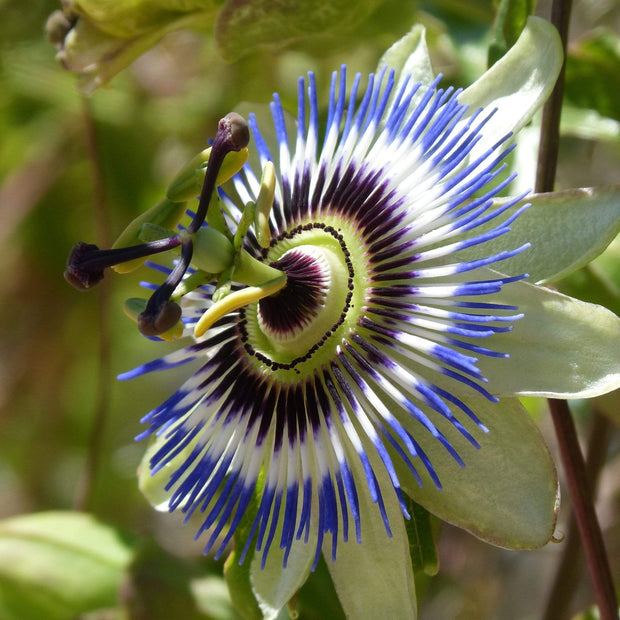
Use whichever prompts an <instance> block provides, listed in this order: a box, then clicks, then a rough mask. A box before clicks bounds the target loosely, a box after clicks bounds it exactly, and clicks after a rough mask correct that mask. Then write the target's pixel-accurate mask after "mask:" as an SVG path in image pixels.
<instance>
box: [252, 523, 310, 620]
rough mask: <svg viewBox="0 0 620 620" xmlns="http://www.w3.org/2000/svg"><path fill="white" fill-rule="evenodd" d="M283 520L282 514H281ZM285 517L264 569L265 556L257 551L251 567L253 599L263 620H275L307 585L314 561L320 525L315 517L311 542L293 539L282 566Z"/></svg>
mask: <svg viewBox="0 0 620 620" xmlns="http://www.w3.org/2000/svg"><path fill="white" fill-rule="evenodd" d="M280 517H282V515H280ZM281 521H282V518H281V519H280V523H279V524H278V528H277V529H276V534H275V536H274V539H273V544H272V545H271V548H270V549H269V554H268V556H267V561H266V563H265V568H263V569H261V561H262V557H263V554H262V552H261V551H255V552H254V557H253V558H252V564H251V566H250V582H251V584H252V590H253V592H254V596H255V597H256V600H257V601H258V605H259V607H260V609H261V611H262V612H263V618H264V620H276V618H278V615H279V614H280V612H281V610H282V609H284V608H285V607H286V606H287V604H288V602H289V601H290V600H291V599H292V598H293V597H294V596H295V595H296V594H297V591H298V590H299V589H300V588H301V586H303V585H304V583H305V582H306V579H308V575H310V569H311V567H312V563H313V561H314V556H315V553H316V541H317V531H318V523H317V521H316V519H315V518H313V519H312V523H311V525H310V536H309V538H308V542H307V543H305V542H304V540H303V538H302V539H301V540H294V541H293V545H292V548H291V552H290V554H289V556H288V560H287V563H286V567H285V568H283V567H282V562H283V559H284V550H283V549H280V547H279V541H280V538H281V536H282V523H281Z"/></svg>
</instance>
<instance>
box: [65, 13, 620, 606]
mask: <svg viewBox="0 0 620 620" xmlns="http://www.w3.org/2000/svg"><path fill="white" fill-rule="evenodd" d="M559 50H560V47H559V43H558V41H557V35H556V33H555V31H553V29H552V28H551V27H550V26H548V25H547V24H546V23H545V22H543V21H541V20H537V19H531V20H530V21H529V22H528V26H527V28H526V30H525V31H524V33H523V35H522V37H521V39H520V40H519V42H518V43H517V44H516V46H515V47H514V48H513V49H512V50H511V51H510V52H509V54H508V55H507V56H505V57H504V59H502V60H501V61H500V62H499V63H498V64H497V65H495V66H494V68H493V69H491V70H490V71H489V72H488V73H487V74H486V75H485V76H484V77H483V78H481V79H480V80H479V82H477V83H476V84H474V85H473V86H472V87H471V88H470V89H467V90H465V91H464V92H461V91H458V90H456V91H455V90H453V89H451V88H448V89H445V90H444V89H442V88H440V87H439V79H436V78H435V77H434V76H432V72H431V70H430V63H429V61H428V55H427V54H426V48H425V45H424V40H423V37H422V34H421V31H420V30H415V31H414V32H412V34H411V35H409V37H407V38H406V39H405V40H403V41H401V42H400V43H399V44H397V45H396V46H394V47H393V48H392V49H391V50H390V51H389V52H388V53H387V54H386V55H385V56H384V58H383V61H382V63H381V67H382V68H381V69H380V70H379V71H378V72H377V74H376V75H371V76H369V77H368V78H367V81H366V82H365V84H364V85H362V84H363V82H362V80H363V78H362V77H361V76H359V75H358V76H355V78H354V79H353V81H352V83H351V85H350V92H349V94H347V79H346V78H347V76H346V71H345V69H344V68H343V69H342V70H341V71H340V73H339V74H335V75H334V80H333V83H332V90H331V95H330V98H329V107H328V114H327V121H326V123H325V125H324V126H322V125H321V123H320V122H319V104H318V95H317V90H316V86H315V83H314V78H313V76H312V74H309V76H308V79H307V80H304V79H301V80H300V82H299V103H298V109H297V118H296V129H294V130H293V132H294V135H291V129H290V128H291V126H292V125H291V124H290V123H288V122H287V117H286V115H285V112H284V111H283V109H282V106H281V104H280V102H279V99H278V97H277V96H275V98H274V102H273V103H272V106H271V110H272V113H273V125H274V127H275V145H272V146H271V147H270V146H269V140H268V138H267V137H266V136H267V133H268V132H269V131H270V129H269V127H268V126H267V125H263V124H261V123H259V122H258V121H257V118H256V117H255V116H253V115H250V116H249V125H250V128H251V132H252V143H253V144H254V145H255V147H256V151H257V155H258V157H257V162H255V163H254V165H253V166H252V165H250V164H249V163H246V164H245V165H243V161H244V160H245V151H244V147H245V143H246V142H247V136H245V129H244V126H243V124H242V123H241V121H239V119H237V117H235V116H230V117H227V118H226V119H225V120H224V121H222V122H221V124H220V131H219V132H218V135H217V136H216V138H215V141H214V145H213V148H212V151H211V152H210V153H209V155H208V156H209V163H208V165H207V170H206V180H205V184H204V188H207V189H206V190H205V189H203V193H202V196H201V201H200V204H199V207H198V210H197V212H196V214H195V215H194V216H193V218H192V222H191V223H190V224H189V225H188V226H186V227H185V228H183V229H182V231H181V233H179V234H177V235H174V236H168V237H166V238H164V239H160V240H159V241H154V242H150V245H149V244H147V246H148V248H149V251H150V253H154V252H155V251H161V250H162V249H168V248H170V247H174V246H179V245H180V246H182V254H181V259H180V260H179V261H177V263H176V266H175V267H174V268H173V269H164V268H161V269H162V270H163V271H164V272H165V273H166V275H167V279H166V282H165V283H164V284H163V285H161V286H159V287H155V286H153V288H156V289H157V290H156V292H155V293H154V295H153V297H152V298H151V300H150V301H149V302H148V304H146V305H144V304H142V305H140V302H133V304H134V306H137V307H138V310H139V311H140V312H141V313H140V317H139V321H140V325H141V330H142V331H143V333H145V334H147V335H158V334H162V333H163V334H164V336H165V337H168V336H169V335H170V334H172V333H173V332H174V331H175V330H177V331H179V332H180V331H182V330H184V333H186V334H189V335H190V336H193V341H192V342H191V343H190V344H189V345H188V346H186V347H185V348H182V349H179V350H178V351H176V352H174V353H171V354H169V355H166V356H164V357H163V358H160V359H158V360H156V361H154V362H150V363H148V364H146V365H144V366H142V367H140V368H138V369H136V370H134V371H131V372H129V373H126V374H125V375H124V376H123V378H131V377H135V376H137V375H141V374H144V373H150V372H153V371H160V370H164V369H167V368H170V367H172V366H177V365H179V364H183V363H185V362H190V361H197V360H198V367H197V370H195V371H194V372H193V374H191V376H190V377H189V378H188V379H187V381H185V383H183V384H182V385H181V387H180V388H179V389H178V390H177V391H176V392H175V393H174V394H173V395H172V396H171V397H170V398H169V399H168V400H166V401H165V402H164V403H163V404H161V405H160V406H159V407H157V408H155V409H154V410H153V411H151V412H150V413H148V415H146V416H145V418H144V419H143V422H144V423H146V424H147V425H148V430H147V431H146V432H145V433H144V436H150V435H154V436H156V440H155V442H154V443H153V444H152V446H151V447H150V448H149V450H148V455H147V458H146V459H145V461H144V463H143V467H142V473H141V485H142V487H143V489H144V490H145V492H146V494H147V495H148V496H149V497H151V498H152V499H153V501H154V503H156V504H158V505H160V507H162V508H164V509H166V510H170V511H180V512H181V513H183V514H184V515H185V517H186V519H190V518H191V519H192V522H194V521H195V520H197V521H198V523H199V526H198V534H197V535H198V536H203V539H204V541H205V551H213V552H215V555H216V556H219V555H220V554H222V553H223V552H224V551H225V550H227V549H228V548H229V543H231V541H233V539H234V542H235V555H234V559H235V561H239V562H243V561H244V560H246V559H248V558H249V557H250V556H251V559H249V560H248V561H251V563H252V568H251V572H252V586H253V588H254V592H255V594H256V595H257V597H258V599H259V602H260V603H261V606H262V608H263V611H264V612H265V613H266V614H267V615H269V613H276V611H277V610H278V609H279V608H281V607H282V606H283V605H284V604H286V602H287V601H288V599H289V598H290V597H291V596H292V595H293V594H294V593H295V591H296V589H297V588H298V587H299V586H300V585H301V584H302V583H303V581H304V580H305V578H306V577H307V575H308V573H309V571H310V570H311V569H312V568H313V567H314V566H315V565H316V562H317V560H318V558H319V556H320V554H321V552H323V553H325V555H326V557H327V560H328V566H329V569H330V571H331V573H332V577H333V579H334V582H335V584H336V588H337V590H338V593H339V596H340V598H341V601H342V602H343V605H344V607H345V610H346V611H347V613H349V614H350V615H352V616H353V617H361V616H359V612H360V610H363V613H364V614H365V616H364V617H372V616H373V615H374V613H375V611H376V613H383V614H386V613H387V615H388V617H405V616H407V617H411V616H412V615H413V614H414V613H415V592H414V586H413V576H412V571H411V564H410V560H409V551H408V544H407V539H406V534H405V529H404V524H403V523H404V522H403V516H404V517H406V518H407V517H408V516H409V515H408V508H407V504H406V502H405V500H404V496H405V495H409V496H411V497H412V498H413V499H414V500H415V502H417V503H419V504H421V505H423V506H425V507H426V508H427V509H428V510H430V511H431V512H433V513H435V514H437V515H438V516H440V517H441V518H443V519H446V520H448V521H450V522H453V523H456V524H457V525H460V526H462V527H465V528H466V529H468V530H470V531H472V532H473V533H475V534H476V535H478V536H479V537H481V538H483V539H485V540H488V541H490V542H493V543H496V544H499V545H502V546H506V547H510V548H533V547H537V546H541V545H543V544H545V543H546V542H547V541H548V540H549V539H550V537H551V536H552V534H553V529H554V525H555V515H556V511H557V503H558V490H557V478H556V475H555V470H554V467H553V463H552V461H551V459H550V457H549V455H548V452H547V450H546V448H545V446H544V443H543V442H542V440H541V438H540V436H539V434H538V431H537V429H536V427H535V425H534V424H533V422H532V421H531V420H530V418H529V416H528V414H527V412H526V411H525V410H524V409H523V407H522V406H521V405H520V403H519V401H518V400H517V399H516V398H514V396H516V395H519V394H535V395H549V396H562V397H566V396H591V395H596V394H600V393H603V392H605V391H608V390H610V389H613V388H614V387H617V385H618V383H619V372H618V371H619V365H620V363H619V359H618V349H617V344H618V338H619V335H620V328H619V325H618V320H617V318H616V317H615V316H614V315H612V314H611V313H610V312H608V311H606V310H604V309H603V308H599V307H595V306H590V305H588V304H584V303H581V302H577V301H576V300H572V299H570V298H567V297H565V296H563V295H560V294H558V293H554V292H552V291H550V290H548V289H544V288H542V287H539V286H535V285H532V284H528V283H525V282H524V279H525V278H526V273H527V272H528V271H531V269H530V268H533V270H534V272H535V273H537V271H536V270H537V269H539V263H540V262H541V256H542V255H543V253H544V252H547V251H548V250H549V246H548V243H551V244H552V245H554V247H555V248H556V249H557V248H558V242H557V241H553V239H551V240H549V239H547V236H548V237H549V238H551V237H552V236H553V235H552V234H548V235H547V236H545V233H544V232H543V233H541V234H540V235H539V236H538V237H535V236H532V235H531V234H530V233H528V234H530V238H528V237H527V235H526V234H525V233H524V231H528V230H531V223H532V222H536V221H537V219H536V218H539V217H542V216H540V215H538V214H537V207H536V205H537V202H538V201H539V200H540V199H539V198H537V197H534V199H533V200H532V202H533V207H532V209H530V211H527V212H525V213H524V211H525V209H526V205H525V201H524V200H523V199H524V197H523V196H519V197H516V198H514V199H498V198H497V197H498V195H499V194H500V193H502V192H503V190H504V189H505V188H506V187H507V186H508V184H509V183H510V181H511V180H512V178H513V176H512V175H510V174H509V173H508V172H507V165H506V163H505V161H506V157H507V155H508V154H509V153H510V151H511V147H510V138H511V135H512V132H513V131H515V130H518V129H519V128H520V127H521V126H522V125H523V124H525V123H526V122H527V121H528V120H529V119H530V118H531V116H532V114H533V113H534V111H535V110H536V109H537V108H538V106H539V105H540V103H541V102H542V101H543V100H544V99H545V97H546V96H547V94H548V93H549V90H550V88H551V87H552V85H553V82H554V80H555V77H556V76H557V72H558V69H559V66H560V63H561V52H560V51H559ZM231 143H234V145H233V147H230V144H231ZM223 145H224V146H223ZM223 148H224V151H230V150H233V151H234V152H235V153H237V154H236V155H235V154H233V159H234V158H237V159H234V161H235V162H236V168H235V167H234V166H233V168H234V169H237V168H239V166H241V165H243V167H242V168H241V169H240V170H239V172H238V173H236V174H235V175H234V176H233V177H232V180H231V181H230V182H229V183H228V184H227V185H226V186H225V187H224V188H223V189H220V193H219V198H220V202H215V200H214V199H211V189H212V187H213V184H214V183H215V182H216V175H217V174H218V171H219V170H220V168H219V166H220V164H222V161H231V160H230V159H228V160H226V158H225V157H224V156H225V152H224V151H222V149H223ZM239 153H241V155H239ZM206 158H207V154H205V155H204V156H202V158H200V157H199V160H200V162H202V160H203V159H206ZM199 160H197V161H199ZM214 162H216V163H214ZM188 170H189V172H187V171H186V172H185V173H184V174H182V175H181V176H180V177H179V179H178V180H177V181H176V182H175V183H173V185H172V186H171V187H170V189H169V192H168V197H167V202H166V201H164V202H163V203H162V204H160V205H159V206H158V207H157V208H156V209H155V211H153V212H152V213H151V214H150V215H149V217H148V218H146V219H144V218H142V219H141V220H140V222H139V224H140V234H141V235H142V237H141V238H143V237H144V235H145V234H146V233H145V225H146V232H147V233H148V231H150V233H152V234H154V232H153V231H155V232H157V230H155V229H156V228H157V227H156V226H155V225H154V224H158V225H161V224H162V222H163V221H164V220H166V218H168V216H169V215H170V213H172V212H174V213H175V215H174V217H172V220H174V219H175V218H176V217H177V211H178V208H177V206H176V205H178V204H180V201H181V200H182V199H185V198H186V194H187V195H194V194H195V193H196V189H195V187H194V183H195V182H196V178H198V179H200V181H202V178H203V177H205V171H204V166H203V167H202V168H199V167H198V166H197V163H196V162H194V163H193V164H192V165H191V166H190V167H189V169H188ZM198 170H200V171H201V173H200V174H197V172H198ZM233 171H234V170H233ZM230 174H232V173H230ZM230 174H224V175H223V177H224V178H225V177H230ZM188 179H189V182H188ZM221 180H222V178H220V179H219V181H221ZM219 181H218V182H219ZM209 183H211V185H209ZM565 199H566V197H565ZM543 202H544V200H543ZM530 212H534V214H533V215H530ZM162 213H164V215H165V217H164V216H162ZM155 215H157V217H155ZM149 218H150V219H149ZM157 218H159V219H157ZM528 218H529V219H528ZM522 220H523V221H525V222H526V223H529V225H528V226H525V227H523V228H518V227H519V224H518V223H519V222H521V221H522ZM166 221H167V220H166ZM204 222H207V223H208V226H206V225H205V224H204ZM168 224H169V222H168ZM149 227H150V228H149ZM511 228H517V230H516V231H515V234H513V233H512V232H511ZM128 231H129V232H128V233H126V236H127V235H129V237H131V235H134V234H135V233H136V227H135V226H134V227H133V228H131V229H128ZM147 236H148V235H147ZM160 236H161V235H160ZM522 237H525V238H522ZM541 239H545V241H544V244H545V247H544V249H543V250H540V251H539V250H538V249H537V248H536V245H537V244H539V243H541ZM126 241H127V239H124V242H123V243H122V244H121V245H128V244H127V243H126ZM602 243H603V242H602V241H600V242H599V245H600V244H602ZM591 245H592V244H591ZM136 247H137V246H136ZM145 247H146V246H145ZM89 252H90V250H89V249H88V247H84V246H82V247H81V248H80V249H79V251H77V250H76V252H74V256H73V258H74V261H73V264H72V265H70V266H71V269H70V270H69V271H70V274H69V276H70V277H71V278H73V279H78V280H80V281H81V282H82V283H83V284H84V283H85V282H86V284H85V285H86V286H89V285H90V284H91V283H92V282H91V280H89V279H87V278H85V277H84V265H85V264H86V263H84V260H83V256H85V255H88V256H92V253H89ZM588 252H591V250H590V249H587V250H586V249H583V251H579V250H577V254H576V255H575V253H574V252H573V253H571V254H570V257H562V256H554V257H553V259H552V260H551V262H552V263H553V265H552V266H551V265H550V262H549V261H548V260H547V261H544V262H545V267H544V268H545V269H547V271H549V270H551V271H552V272H554V273H560V272H564V271H566V270H567V269H568V268H570V267H574V266H578V265H579V263H580V261H581V262H583V261H585V260H587V258H586V256H587V254H588ZM148 253H149V252H146V251H145V252H143V253H142V254H140V256H143V255H146V254H148ZM76 255H77V257H78V259H79V260H77V259H76ZM137 256H138V254H136V253H134V254H132V255H131V256H130V255H129V254H128V255H127V257H125V258H133V259H135V258H136V257H137ZM80 261H81V262H80ZM190 262H191V265H192V266H191V268H188V267H189V265H190ZM78 263H79V268H78V266H77V265H78ZM93 265H94V263H92V262H91V263H90V271H91V272H92V271H93ZM545 273H547V272H545ZM100 275H101V274H97V277H99V276H100ZM547 275H548V274H547ZM547 275H546V276H545V277H547ZM87 280H88V281H87ZM95 280H96V278H95ZM171 294H172V297H171ZM153 300H155V301H153ZM176 301H179V304H180V305H177V303H176ZM136 314H138V312H136ZM179 317H180V318H181V320H182V323H177V319H179ZM576 340H578V341H579V347H577V348H576V347H575V346H574V345H575V341H576ZM353 575H354V578H353V577H352V576H353ZM392 612H393V614H396V615H395V616H394V615H392V616H390V614H391V613H392Z"/></svg>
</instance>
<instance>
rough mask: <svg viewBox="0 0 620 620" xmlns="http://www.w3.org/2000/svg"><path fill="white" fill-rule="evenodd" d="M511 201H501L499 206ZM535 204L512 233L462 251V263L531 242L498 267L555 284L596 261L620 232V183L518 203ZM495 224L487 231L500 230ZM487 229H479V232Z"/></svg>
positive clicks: (568, 191)
mask: <svg viewBox="0 0 620 620" xmlns="http://www.w3.org/2000/svg"><path fill="white" fill-rule="evenodd" d="M506 200H507V199H501V200H498V201H497V205H501V204H502V203H505V202H506ZM526 203H531V206H530V208H529V209H527V211H525V213H523V214H522V215H521V216H520V217H518V218H517V219H516V220H515V222H513V223H512V224H511V226H510V229H511V230H510V232H509V233H507V234H505V235H502V236H501V237H497V238H496V239H492V240H491V241H488V242H486V243H483V244H481V245H477V246H474V247H472V248H468V249H466V250H463V251H462V252H459V253H458V254H457V257H458V258H459V260H472V259H476V258H482V257H483V256H491V255H492V254H495V253H497V252H501V251H503V250H512V249H514V248H518V247H520V246H522V245H524V244H525V243H531V247H529V248H528V249H527V250H525V251H523V252H521V253H520V254H518V255H517V256H514V257H513V258H510V259H508V260H505V261H502V262H501V263H498V268H499V269H500V270H501V271H502V272H503V273H506V274H508V275H520V274H523V273H527V274H529V276H530V280H532V281H534V282H550V281H554V280H557V279H559V278H561V277H562V276H565V275H567V274H569V273H572V272H573V271H575V270H577V269H579V268H580V267H583V266H584V265H586V264H587V263H589V262H590V261H591V260H592V259H594V258H596V256H598V255H599V254H600V253H601V252H602V251H603V250H604V249H605V248H606V247H607V246H608V245H609V243H611V241H613V239H614V238H615V237H616V235H617V234H618V232H620V185H613V186H609V187H599V188H583V189H571V190H567V191H563V192H555V193H549V194H534V195H532V196H528V197H527V198H526V199H525V200H523V201H521V202H519V203H517V205H516V206H515V207H513V208H511V209H510V210H509V211H508V212H507V214H506V215H507V216H508V215H509V214H511V213H513V212H514V211H515V210H516V209H518V208H520V207H522V206H523V205H524V204H526ZM495 226H497V222H495V221H491V222H490V223H489V224H487V225H486V226H484V229H485V230H488V229H491V228H494V227H495ZM482 230H483V228H482V227H481V228H480V229H476V234H478V233H479V232H482Z"/></svg>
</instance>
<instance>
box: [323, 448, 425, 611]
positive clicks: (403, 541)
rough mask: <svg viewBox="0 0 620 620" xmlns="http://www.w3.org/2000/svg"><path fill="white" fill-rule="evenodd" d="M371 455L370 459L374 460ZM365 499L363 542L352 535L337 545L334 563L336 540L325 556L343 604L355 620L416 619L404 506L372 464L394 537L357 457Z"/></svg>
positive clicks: (361, 500)
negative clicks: (381, 513)
mask: <svg viewBox="0 0 620 620" xmlns="http://www.w3.org/2000/svg"><path fill="white" fill-rule="evenodd" d="M372 456H373V455H372V454H369V457H370V458H371V461H372V460H373V459H372ZM350 462H351V466H352V467H351V469H352V471H353V476H354V478H355V481H356V483H357V489H358V497H359V503H360V518H361V535H362V542H361V544H359V543H358V542H357V541H356V540H355V536H354V534H353V533H350V536H349V541H348V542H346V543H345V542H343V541H342V539H340V541H339V543H338V552H337V558H336V561H335V562H332V560H331V540H329V539H328V540H326V541H325V543H324V544H323V555H324V557H325V561H326V563H327V567H328V569H329V572H330V574H331V576H332V580H333V582H334V586H335V588H336V592H337V593H338V598H339V599H340V603H341V604H342V608H343V609H344V612H345V614H346V616H347V618H351V620H375V619H376V618H386V619H387V618H407V619H408V620H414V619H415V618H416V617H417V608H416V595H415V583H414V581H413V569H412V567H411V558H410V556H409V542H408V540H407V533H406V531H405V523H404V519H403V514H402V511H401V509H400V505H399V502H398V499H397V497H396V495H395V493H394V492H393V490H392V483H391V482H390V479H389V477H388V475H387V473H386V472H385V469H384V468H383V466H381V465H378V464H377V463H373V470H374V471H375V474H376V476H377V480H378V483H379V487H380V488H381V490H382V495H383V500H384V502H385V509H386V512H387V515H388V517H389V520H390V527H391V530H392V537H391V538H389V537H388V535H387V533H386V530H385V527H384V525H383V521H382V519H381V516H380V513H379V509H378V507H377V505H376V504H374V503H373V502H372V500H371V499H370V496H369V494H368V490H367V488H366V486H365V485H366V483H365V476H364V472H363V470H362V468H361V465H360V464H359V461H358V460H357V458H354V459H351V461H350Z"/></svg>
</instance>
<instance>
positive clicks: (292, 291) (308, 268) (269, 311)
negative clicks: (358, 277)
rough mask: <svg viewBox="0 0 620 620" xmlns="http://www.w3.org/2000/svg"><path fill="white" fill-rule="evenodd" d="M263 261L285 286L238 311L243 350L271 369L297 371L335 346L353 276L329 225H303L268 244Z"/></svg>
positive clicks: (339, 240) (343, 325) (349, 303)
mask: <svg viewBox="0 0 620 620" xmlns="http://www.w3.org/2000/svg"><path fill="white" fill-rule="evenodd" d="M265 260H266V261H269V264H270V265H271V266H272V267H275V268H276V269H279V270H281V271H284V272H285V273H286V276H287V281H286V286H285V287H284V288H283V289H282V290H281V291H279V292H278V293H276V294H274V295H272V296H270V297H265V298H263V299H261V300H260V301H259V302H257V303H255V304H251V305H250V306H247V307H246V308H245V309H244V310H243V317H242V320H241V323H240V327H241V329H242V331H243V332H244V334H243V335H244V338H243V340H244V343H245V347H246V350H247V352H248V353H249V354H250V355H252V356H253V357H254V358H255V359H256V360H257V361H258V362H261V363H264V364H266V365H267V366H269V367H271V368H272V369H273V370H277V369H283V370H291V369H295V371H297V370H298V368H297V366H298V365H300V364H303V363H304V362H308V361H309V360H310V359H311V358H312V366H313V367H314V366H315V364H320V363H321V359H320V358H322V356H321V355H320V353H319V351H320V349H321V348H322V347H323V346H324V345H326V344H327V343H328V342H331V341H332V340H333V341H334V342H337V341H338V340H339V339H340V338H341V337H342V334H341V333H340V332H341V331H342V330H343V329H345V328H346V326H347V325H346V324H347V323H349V322H350V320H349V319H351V318H352V317H350V316H349V315H350V309H351V308H352V306H353V298H354V295H353V290H354V288H355V284H354V281H355V278H354V269H353V263H352V260H351V256H350V253H349V251H348V250H347V245H346V243H345V241H344V238H343V236H342V235H341V234H340V233H339V232H338V231H336V230H335V229H333V228H332V227H330V226H325V225H322V224H315V225H306V226H303V227H299V228H298V229H296V230H293V231H290V232H289V233H286V234H285V235H284V236H283V237H281V238H280V239H277V240H275V241H274V243H273V244H272V247H271V248H270V249H269V250H268V251H267V252H266V256H265Z"/></svg>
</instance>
